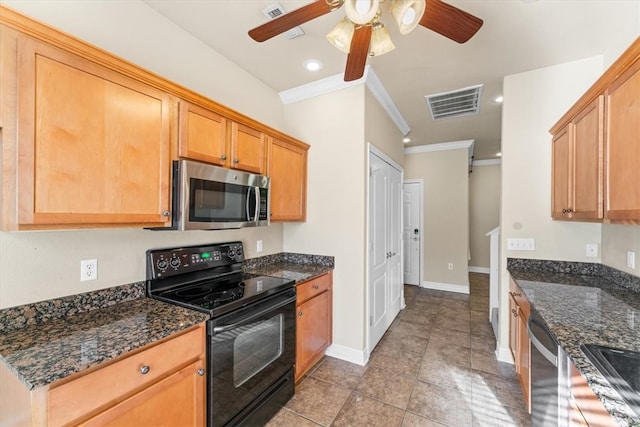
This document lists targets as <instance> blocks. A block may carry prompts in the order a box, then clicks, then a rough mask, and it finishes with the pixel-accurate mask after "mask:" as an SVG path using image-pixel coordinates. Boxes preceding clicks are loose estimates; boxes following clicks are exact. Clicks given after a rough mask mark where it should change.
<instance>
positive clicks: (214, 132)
mask: <svg viewBox="0 0 640 427" xmlns="http://www.w3.org/2000/svg"><path fill="white" fill-rule="evenodd" d="M178 129H179V131H178V132H179V137H178V138H179V139H178V155H179V156H180V157H185V158H187V159H193V160H200V161H203V162H207V163H211V164H214V165H218V166H224V165H226V164H227V160H228V158H227V157H228V155H229V154H228V153H229V144H228V143H227V142H228V139H227V119H226V118H225V117H223V116H221V115H220V114H217V113H215V112H213V111H211V110H207V109H206V108H202V107H199V106H197V105H194V104H191V103H190V102H187V101H180V118H179V124H178Z"/></svg>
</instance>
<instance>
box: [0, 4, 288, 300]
mask: <svg viewBox="0 0 640 427" xmlns="http://www.w3.org/2000/svg"><path fill="white" fill-rule="evenodd" d="M3 4H5V5H8V6H10V7H13V8H15V9H17V10H21V11H23V13H25V14H27V15H30V16H33V17H35V18H37V19H38V20H40V21H43V22H47V23H49V24H51V25H53V26H56V27H58V28H59V29H62V30H64V31H66V32H68V33H70V34H73V35H76V36H78V37H79V38H82V39H84V40H87V41H89V42H91V43H93V44H96V45H98V46H99V47H101V48H103V49H105V50H107V51H110V52H113V53H116V54H117V55H120V56H122V57H124V58H126V59H128V60H130V61H131V62H133V63H136V64H139V65H141V66H143V67H145V68H147V69H149V70H151V71H154V72H156V73H157V74H160V75H162V76H165V77H167V78H169V79H171V80H173V81H175V82H177V83H180V84H182V85H184V86H187V87H189V88H191V89H193V90H195V91H197V92H199V93H201V94H203V95H205V96H208V97H210V98H212V99H214V100H216V101H219V102H221V103H223V104H225V105H228V106H230V107H232V108H234V109H237V110H238V111H241V112H243V113H245V114H247V115H249V116H252V117H254V118H256V119H258V120H260V121H263V122H264V123H266V124H268V125H271V126H273V127H276V128H281V127H282V124H283V121H282V105H281V103H280V100H279V97H278V94H277V93H276V92H275V91H273V90H272V89H270V88H268V87H267V86H266V85H264V83H262V82H261V81H259V80H257V79H255V78H254V77H252V76H250V75H249V74H247V73H246V72H245V71H244V70H243V69H241V68H239V67H237V66H236V65H234V64H233V63H231V62H229V61H228V60H227V59H226V58H224V57H222V56H221V55H219V54H217V53H216V52H214V51H212V50H211V49H209V48H208V47H206V46H205V45H204V44H203V43H201V42H200V41H198V40H196V39H195V38H193V37H192V36H190V35H188V34H187V33H186V32H184V31H183V30H182V29H181V28H179V27H177V26H175V25H174V24H171V23H170V22H169V21H167V20H166V19H164V18H163V17H162V16H161V15H159V14H157V13H156V12H155V11H153V10H152V9H151V8H149V7H147V6H146V5H145V4H144V3H142V2H139V1H122V2H112V1H78V2H62V1H46V2H19V1H3ZM282 228H283V227H282V225H281V224H276V225H271V226H269V227H261V228H258V229H243V230H231V231H211V232H201V231H197V232H176V231H171V232H152V231H147V230H140V229H117V230H93V231H56V232H14V233H5V232H0V308H6V307H11V306H14V305H20V304H26V303H31V302H35V301H40V300H45V299H50V298H55V297H60V296H65V295H70V294H75V293H80V292H87V291H92V290H95V289H102V288H107V287H110V286H115V285H121V284H125V283H131V282H135V281H140V280H144V279H145V261H144V253H145V251H146V250H147V249H150V248H157V247H166V246H174V245H176V246H178V245H189V244H198V243H205V242H221V241H228V240H242V241H243V242H244V244H245V248H246V249H247V254H248V256H249V257H252V256H256V255H257V254H256V252H255V249H256V240H258V239H260V240H263V242H264V252H262V253H261V254H260V255H264V254H269V253H277V252H281V251H282V250H283V243H282ZM88 258H97V259H98V280H96V281H91V282H80V280H79V278H80V260H82V259H88Z"/></svg>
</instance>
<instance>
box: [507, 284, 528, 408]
mask: <svg viewBox="0 0 640 427" xmlns="http://www.w3.org/2000/svg"><path fill="white" fill-rule="evenodd" d="M530 313H531V308H530V305H529V301H527V299H526V297H525V296H524V294H523V292H522V290H520V288H519V287H518V285H516V284H515V282H514V281H513V279H510V280H509V319H510V320H509V348H510V350H511V354H512V355H513V359H514V364H515V368H516V374H517V376H518V380H519V382H520V387H521V388H522V393H523V394H524V400H525V402H526V404H527V411H529V412H531V341H530V340H529V335H528V333H527V321H528V320H529V315H530Z"/></svg>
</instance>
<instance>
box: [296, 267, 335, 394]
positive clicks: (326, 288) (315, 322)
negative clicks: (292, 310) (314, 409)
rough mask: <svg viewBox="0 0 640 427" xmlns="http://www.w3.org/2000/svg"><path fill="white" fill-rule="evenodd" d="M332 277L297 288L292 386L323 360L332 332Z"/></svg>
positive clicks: (319, 278) (309, 282)
mask: <svg viewBox="0 0 640 427" xmlns="http://www.w3.org/2000/svg"><path fill="white" fill-rule="evenodd" d="M332 284H333V273H327V274H325V275H322V276H320V277H318V278H315V279H313V280H310V281H308V282H305V283H301V284H299V285H297V286H298V287H297V296H296V312H297V320H296V375H295V377H296V382H298V381H299V380H300V379H301V378H302V376H303V375H304V374H305V373H306V372H307V371H308V370H309V369H310V368H311V367H313V365H315V364H316V363H317V362H318V361H319V360H320V359H322V357H323V356H324V351H325V350H326V349H327V347H329V345H330V344H331V340H332V333H333V332H332V331H333V321H332V317H333V296H332V294H333V292H332Z"/></svg>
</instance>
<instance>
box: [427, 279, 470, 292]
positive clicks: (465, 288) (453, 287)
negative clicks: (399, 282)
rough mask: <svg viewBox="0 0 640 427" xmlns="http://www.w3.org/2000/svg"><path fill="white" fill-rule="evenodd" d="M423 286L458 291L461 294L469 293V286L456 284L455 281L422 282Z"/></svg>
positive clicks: (438, 289)
mask: <svg viewBox="0 0 640 427" xmlns="http://www.w3.org/2000/svg"><path fill="white" fill-rule="evenodd" d="M420 287H421V288H426V289H435V290H437V291H447V292H456V293H459V294H468V293H469V286H465V285H454V284H453V283H438V282H427V281H424V282H422V285H420Z"/></svg>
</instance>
